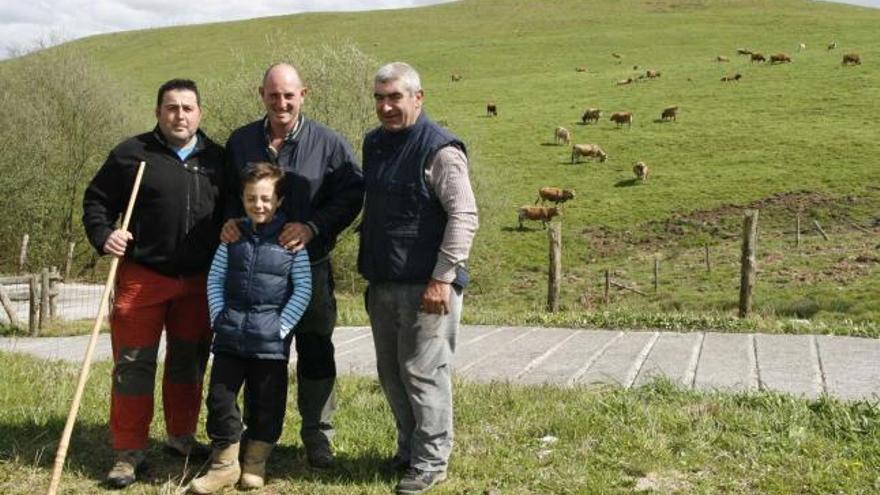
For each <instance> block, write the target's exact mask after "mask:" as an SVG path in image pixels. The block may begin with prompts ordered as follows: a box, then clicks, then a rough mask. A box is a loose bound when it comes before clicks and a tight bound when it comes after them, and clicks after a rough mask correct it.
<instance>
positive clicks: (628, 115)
mask: <svg viewBox="0 0 880 495" xmlns="http://www.w3.org/2000/svg"><path fill="white" fill-rule="evenodd" d="M609 120H611V122H614V123H616V124H617V127H620V126H622V125H623V124H626V125H628V126H630V127H632V123H633V114H632V112H614V113H612V114H611V118H610V119H609Z"/></svg>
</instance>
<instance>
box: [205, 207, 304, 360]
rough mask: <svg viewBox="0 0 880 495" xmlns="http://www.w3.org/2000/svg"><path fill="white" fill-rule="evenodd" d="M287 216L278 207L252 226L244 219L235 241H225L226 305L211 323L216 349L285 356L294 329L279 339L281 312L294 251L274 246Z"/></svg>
mask: <svg viewBox="0 0 880 495" xmlns="http://www.w3.org/2000/svg"><path fill="white" fill-rule="evenodd" d="M286 221H287V220H286V218H285V216H284V215H282V214H281V213H280V212H279V213H276V215H275V218H273V219H272V221H270V222H269V223H267V224H263V225H258V226H257V229H256V231H254V229H253V224H252V223H251V222H250V221H249V220H248V221H245V222H244V223H243V224H242V226H241V230H242V236H241V239H239V240H238V242H235V243H232V244H229V245H228V246H227V249H228V265H227V271H226V283H225V287H224V291H225V297H226V306H225V307H224V308H223V311H222V312H221V313H220V314H219V315H217V319H216V320H215V322H214V344H213V349H212V350H213V351H214V352H215V353H225V354H233V355H236V356H241V357H246V358H259V359H284V360H286V359H288V357H289V356H290V342H291V339H292V338H293V332H290V333H289V334H288V335H287V337H286V338H283V339H282V338H281V319H280V315H281V311H282V309H284V305H285V304H286V303H287V300H288V299H289V298H290V295H291V293H292V292H293V286H292V284H291V282H290V268H291V265H292V264H293V259H294V256H295V255H294V253H291V252H290V251H287V250H285V249H284V248H282V247H281V246H279V245H278V234H280V233H281V227H283V226H284V223H285V222H286Z"/></svg>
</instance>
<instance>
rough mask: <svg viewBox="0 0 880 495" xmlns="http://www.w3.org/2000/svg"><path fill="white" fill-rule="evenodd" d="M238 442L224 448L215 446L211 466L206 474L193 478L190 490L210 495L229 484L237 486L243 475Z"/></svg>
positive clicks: (200, 494)
mask: <svg viewBox="0 0 880 495" xmlns="http://www.w3.org/2000/svg"><path fill="white" fill-rule="evenodd" d="M238 448H239V444H238V442H236V443H233V444H230V445H229V446H228V447H226V448H223V449H218V448H216V447H215V448H214V450H213V451H212V452H211V468H210V469H209V470H208V472H207V473H205V475H204V476H202V477H200V478H196V479H194V480H192V482H191V483H190V484H189V491H191V492H192V493H197V494H199V495H208V494H210V493H214V492H216V491H219V490H220V489H222V488H226V487H227V486H235V484H236V483H237V482H238V478H239V477H240V476H241V466H240V465H239V464H238Z"/></svg>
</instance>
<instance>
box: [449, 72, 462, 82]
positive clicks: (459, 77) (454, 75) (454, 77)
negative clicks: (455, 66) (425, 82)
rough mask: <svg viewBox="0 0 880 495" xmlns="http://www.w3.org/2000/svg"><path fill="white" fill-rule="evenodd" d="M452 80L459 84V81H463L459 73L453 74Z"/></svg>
mask: <svg viewBox="0 0 880 495" xmlns="http://www.w3.org/2000/svg"><path fill="white" fill-rule="evenodd" d="M450 78H451V79H452V82H458V81H461V74H457V73H456V74H452V75H451V76H450Z"/></svg>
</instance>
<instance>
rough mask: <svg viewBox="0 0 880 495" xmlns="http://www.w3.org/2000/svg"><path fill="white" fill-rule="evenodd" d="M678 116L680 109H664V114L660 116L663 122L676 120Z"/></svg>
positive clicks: (675, 107)
mask: <svg viewBox="0 0 880 495" xmlns="http://www.w3.org/2000/svg"><path fill="white" fill-rule="evenodd" d="M677 115H678V107H677V106H674V107H666V108H664V109H663V113H661V114H660V119H661V120H675V117H676V116H677Z"/></svg>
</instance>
